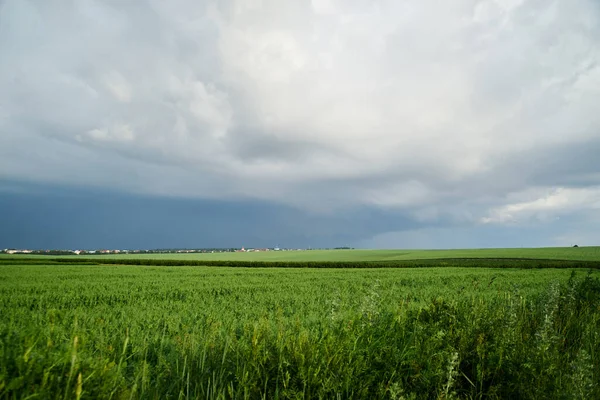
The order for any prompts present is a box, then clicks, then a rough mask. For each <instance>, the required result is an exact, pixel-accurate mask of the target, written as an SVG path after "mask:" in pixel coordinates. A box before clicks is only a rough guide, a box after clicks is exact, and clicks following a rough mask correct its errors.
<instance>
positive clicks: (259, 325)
mask: <svg viewBox="0 0 600 400" xmlns="http://www.w3.org/2000/svg"><path fill="white" fill-rule="evenodd" d="M576 250H577V249H576ZM16 260H17V259H12V261H13V262H11V263H6V264H5V265H2V262H0V312H1V314H2V318H0V398H4V399H20V398H43V399H46V398H50V399H71V398H75V399H80V398H81V399H85V398H90V399H91V398H113V399H132V398H133V399H136V398H144V399H167V398H203V399H206V398H208V399H212V398H222V399H226V398H227V399H228V398H239V399H261V398H265V399H289V398H292V399H296V398H307V399H308V398H311V399H312V398H342V399H346V398H368V399H372V398H387V399H450V398H472V399H479V398H492V399H494V398H524V399H541V398H580V399H592V398H600V372H599V371H600V368H599V366H600V270H596V269H593V270H591V269H587V268H579V269H573V268H569V267H568V266H565V267H564V268H539V269H522V268H483V267H479V268H474V267H472V266H470V267H452V266H445V267H435V266H431V267H430V268H376V269H371V268H361V269H346V268H340V269H330V268H317V269H314V268H243V267H236V268H230V267H203V266H177V267H166V266H134V265H74V264H64V265H60V264H52V265H35V264H30V265H26V264H18V263H17V261H16ZM596 260H597V259H596Z"/></svg>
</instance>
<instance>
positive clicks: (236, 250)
mask: <svg viewBox="0 0 600 400" xmlns="http://www.w3.org/2000/svg"><path fill="white" fill-rule="evenodd" d="M338 249H351V247H335V248H320V249H313V248H308V249H300V248H279V247H266V248H244V247H240V248H200V249H153V250H116V249H98V250H63V249H60V250H57V249H45V250H29V249H2V250H0V254H2V253H4V254H39V255H102V254H178V253H252V252H265V251H307V250H338Z"/></svg>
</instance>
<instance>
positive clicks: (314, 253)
mask: <svg viewBox="0 0 600 400" xmlns="http://www.w3.org/2000/svg"><path fill="white" fill-rule="evenodd" d="M4 257H15V256H9V255H4ZM18 257H22V256H18ZM26 257H32V256H26ZM67 257H72V256H67ZM86 257H89V256H86ZM93 257H106V258H123V259H129V258H145V259H184V260H188V259H189V260H234V261H357V262H358V261H395V260H422V259H444V258H445V259H449V258H533V259H555V260H581V261H600V247H578V248H574V247H546V248H523V249H514V248H513V249H467V250H304V251H269V252H245V253H189V254H186V253H183V254H107V255H94V256H93Z"/></svg>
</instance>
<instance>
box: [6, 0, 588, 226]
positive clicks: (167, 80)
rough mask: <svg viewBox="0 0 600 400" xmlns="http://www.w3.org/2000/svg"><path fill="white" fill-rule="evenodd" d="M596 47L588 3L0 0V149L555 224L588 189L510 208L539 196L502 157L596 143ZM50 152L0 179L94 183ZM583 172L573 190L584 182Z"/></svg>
mask: <svg viewBox="0 0 600 400" xmlns="http://www.w3.org/2000/svg"><path fill="white" fill-rule="evenodd" d="M33 22H35V23H33ZM24 26H27V27H30V28H27V29H25V28H24ZM599 42H600V11H599V9H598V5H597V4H596V3H595V2H593V1H591V0H574V1H566V0H557V1H555V2H552V3H546V2H539V1H534V0H520V1H517V0H510V1H509V0H505V1H491V0H487V1H480V2H476V1H471V0H461V1H457V2H442V3H440V2H437V1H433V0H426V1H420V2H394V1H389V0H352V1H337V0H328V1H324V0H320V1H312V2H306V1H300V0H297V1H285V2H282V1H275V0H262V1H259V0H252V1H248V0H246V1H241V0H239V1H235V0H232V1H209V2H207V3H202V2H201V3H198V2H195V1H191V0H190V1H187V0H179V1H173V2H153V1H151V2H141V3H122V2H100V1H94V0H89V1H84V2H78V3H61V4H58V3H57V4H52V5H49V3H48V4H46V3H33V2H26V1H17V0H8V1H5V4H4V6H3V9H2V12H1V13H0V49H2V54H3V55H4V56H5V57H4V58H3V60H4V61H3V62H2V63H0V110H1V112H0V114H1V115H2V116H0V124H2V125H1V126H2V132H1V133H0V146H2V145H4V146H7V145H11V146H15V145H21V146H24V145H25V142H24V140H25V139H21V138H25V137H27V138H29V139H31V138H34V141H33V142H32V141H31V140H29V141H28V142H27V146H28V147H31V146H35V145H36V144H35V143H36V141H35V138H36V137H37V138H39V139H38V140H37V142H39V143H40V144H41V143H44V144H45V145H50V146H55V147H56V148H59V147H60V146H67V145H68V148H77V146H83V147H85V149H86V151H89V152H91V153H93V154H97V157H98V158H97V160H98V162H99V163H101V162H102V161H101V160H102V159H105V160H106V161H105V162H106V163H107V164H110V163H115V159H119V160H120V161H119V163H120V164H123V165H129V166H130V168H131V170H132V171H135V173H133V172H132V173H131V175H128V174H123V175H122V176H121V179H123V180H126V179H130V180H131V182H130V183H133V182H134V181H135V185H133V184H129V185H128V184H126V183H123V187H136V188H143V190H144V191H146V192H148V193H155V194H165V193H169V194H171V195H185V196H198V197H207V196H210V197H217V198H218V197H235V196H243V197H254V198H261V199H268V200H274V201H279V202H284V203H287V204H293V205H297V206H300V207H306V208H311V209H323V208H325V209H332V208H335V207H336V206H344V207H346V206H361V205H367V206H376V207H382V208H394V209H403V210H407V212H409V213H411V215H413V216H414V217H415V218H416V219H418V220H420V221H432V220H435V219H443V218H450V219H452V220H461V221H473V220H477V217H473V216H474V215H475V216H480V215H484V214H483V213H484V211H482V210H485V209H489V208H494V209H493V210H492V211H491V212H489V215H487V214H485V215H486V216H485V217H484V218H483V219H481V221H482V222H487V223H492V222H504V221H510V220H511V219H515V220H519V219H521V218H529V217H528V216H531V215H537V216H539V215H541V213H542V212H545V213H547V214H548V215H555V214H556V213H555V211H557V210H565V209H570V208H569V207H571V208H573V207H581V208H593V207H595V205H594V204H596V203H594V201H595V200H594V199H595V197H593V196H594V195H593V194H592V193H596V192H595V191H596V190H597V189H595V188H593V187H592V188H581V189H574V188H570V187H571V186H573V187H575V184H573V185H570V183H571V182H570V181H569V179H571V178H569V177H567V178H564V179H563V178H561V179H563V181H561V182H556V183H550V184H548V183H545V186H553V185H554V186H563V187H564V190H563V191H562V192H557V193H558V194H552V195H550V196H546V197H544V196H541V195H540V196H539V197H538V198H534V199H526V200H522V199H519V200H516V201H513V200H514V199H513V198H512V197H510V193H515V196H517V197H518V196H519V195H520V193H523V192H527V191H528V190H530V189H531V188H534V189H535V188H539V187H544V185H541V184H539V183H538V182H535V179H534V175H535V173H536V168H539V166H538V165H525V164H526V163H523V166H522V167H520V168H514V167H512V166H511V162H512V161H511V160H513V159H514V157H523V158H525V159H526V158H527V157H530V154H533V153H535V154H546V153H547V154H550V151H551V150H552V151H555V149H556V148H563V147H564V148H566V147H568V146H575V145H577V146H583V147H586V146H590V145H593V144H594V143H597V142H598V141H600V137H599V134H598V132H600V130H599V129H600V117H599V114H598V112H597V110H596V109H597V105H596V103H597V98H598V95H599V94H600V72H599V71H600V69H599V67H598V65H600V46H599ZM25 134H26V135H25ZM42 138H44V140H42ZM61 154H63V157H62V159H61V160H60V162H58V161H57V160H55V159H52V158H51V157H49V156H48V157H44V156H42V157H41V158H36V159H26V158H25V157H20V158H18V157H10V158H5V159H4V160H3V161H2V164H0V165H1V166H2V168H3V171H4V174H5V175H6V174H8V175H10V176H11V177H13V178H15V179H21V178H23V179H32V180H36V179H38V180H55V181H61V180H62V179H64V177H66V176H67V175H68V176H69V178H68V180H69V182H76V183H77V182H78V183H85V182H88V181H89V180H90V177H93V178H92V179H94V180H95V181H97V182H104V181H109V180H110V177H109V176H100V175H102V174H103V172H102V171H103V169H102V168H98V165H97V164H94V166H93V167H92V165H91V164H90V165H86V161H85V159H82V158H81V157H78V156H76V155H75V154H73V155H70V153H61ZM569 160H570V159H569V158H568V157H567V156H564V157H563V159H561V160H545V161H544V162H545V163H546V164H547V165H553V166H557V165H560V164H561V163H568V162H570V161H569ZM546 164H545V165H546ZM588 164H589V165H588ZM588 164H585V165H584V166H582V167H581V169H582V170H581V171H578V174H579V175H580V176H584V175H585V176H586V177H588V178H587V179H588V181H589V182H588V183H587V184H588V185H591V186H594V185H599V184H600V181H598V176H599V175H598V167H597V165H594V163H593V162H590V163H588ZM53 168H55V170H54V173H53ZM124 169H127V168H126V167H124ZM583 169H585V170H583ZM65 170H68V171H69V172H68V174H67V173H64V171H65ZM6 171H11V172H6ZM106 171H108V169H106ZM157 171H161V172H157ZM106 173H107V174H108V173H109V172H106ZM156 174H160V175H161V177H162V180H159V179H156V178H155V177H156ZM594 187H595V186H594ZM535 190H538V189H535ZM586 191H587V192H586ZM507 196H508V197H507ZM586 196H587V197H586ZM506 198H508V200H506V201H505V200H503V199H506ZM577 199H579V200H577ZM561 202H566V203H568V204H575V206H570V205H569V206H567V205H562V204H563V203H561ZM548 204H553V205H552V206H549V205H548ZM560 212H562V211H560ZM560 212H558V214H560Z"/></svg>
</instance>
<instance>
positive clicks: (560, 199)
mask: <svg viewBox="0 0 600 400" xmlns="http://www.w3.org/2000/svg"><path fill="white" fill-rule="evenodd" d="M589 210H600V187H589V188H556V189H554V190H552V191H550V193H548V194H546V195H543V196H541V197H537V198H534V199H533V200H527V201H521V202H516V203H510V204H507V205H503V206H501V207H498V208H495V209H493V210H491V212H490V213H489V215H488V216H486V217H484V218H482V219H481V222H482V223H486V224H488V223H513V222H523V221H527V220H529V219H531V218H537V219H542V220H547V219H549V218H556V217H560V216H561V215H565V214H571V213H575V212H581V211H589ZM596 212H598V211H596Z"/></svg>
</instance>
